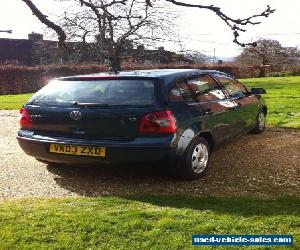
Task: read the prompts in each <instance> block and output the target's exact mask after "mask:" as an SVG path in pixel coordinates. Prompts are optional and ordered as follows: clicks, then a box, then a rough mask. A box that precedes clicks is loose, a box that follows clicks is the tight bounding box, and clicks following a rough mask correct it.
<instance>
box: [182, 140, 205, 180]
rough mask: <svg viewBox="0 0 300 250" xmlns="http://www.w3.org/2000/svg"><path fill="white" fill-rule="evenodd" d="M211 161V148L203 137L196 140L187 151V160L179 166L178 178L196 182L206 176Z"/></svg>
mask: <svg viewBox="0 0 300 250" xmlns="http://www.w3.org/2000/svg"><path fill="white" fill-rule="evenodd" d="M209 160H210V146H209V144H208V142H207V140H206V139H205V138H203V137H199V138H197V139H195V140H194V141H193V142H192V143H191V144H190V146H189V147H188V149H187V152H186V155H185V159H184V161H183V163H182V164H181V166H179V169H177V170H178V173H177V176H179V177H180V178H184V179H189V180H194V179H197V178H199V177H201V176H203V175H204V174H205V171H206V169H207V166H208V164H209Z"/></svg>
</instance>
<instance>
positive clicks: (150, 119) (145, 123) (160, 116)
mask: <svg viewBox="0 0 300 250" xmlns="http://www.w3.org/2000/svg"><path fill="white" fill-rule="evenodd" d="M139 132H140V133H141V134H149V133H150V134H153V133H154V134H157V133H158V134H159V133H175V132H176V123H175V118H174V116H173V114H172V112H171V111H169V110H166V111H160V112H154V113H149V114H146V115H144V116H143V118H142V120H141V124H140V128H139Z"/></svg>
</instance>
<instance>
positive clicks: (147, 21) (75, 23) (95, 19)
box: [60, 0, 171, 70]
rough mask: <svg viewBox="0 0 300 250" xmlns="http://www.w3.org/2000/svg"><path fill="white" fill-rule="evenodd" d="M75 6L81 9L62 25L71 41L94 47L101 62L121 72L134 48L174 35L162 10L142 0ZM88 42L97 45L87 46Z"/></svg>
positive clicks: (86, 0) (91, 1)
mask: <svg viewBox="0 0 300 250" xmlns="http://www.w3.org/2000/svg"><path fill="white" fill-rule="evenodd" d="M73 2H74V3H75V4H76V2H77V3H80V4H81V8H79V9H78V8H75V11H74V12H71V11H69V12H66V13H65V15H64V17H63V18H62V22H61V24H60V25H61V26H62V27H63V28H64V30H65V31H66V33H67V34H68V37H69V38H75V39H81V41H82V48H86V46H90V47H94V51H95V53H96V56H97V58H99V62H100V63H104V60H105V59H108V60H109V62H110V66H111V68H112V69H114V70H120V68H121V59H122V56H124V55H129V54H130V53H129V51H130V50H132V49H133V47H134V45H138V44H145V43H147V42H150V41H156V42H157V41H161V40H162V39H161V37H164V36H169V35H170V23H171V22H170V18H169V19H168V18H167V17H168V16H169V15H166V14H165V15H162V13H161V11H160V8H161V7H159V6H157V7H156V8H155V9H154V8H150V7H149V6H148V5H145V3H144V1H141V0H128V1H127V0H120V1H117V0H115V1H108V0H102V1H96V0H76V1H73ZM87 39H88V40H91V41H93V42H92V43H89V44H87V43H86V40H87ZM90 49H91V48H90Z"/></svg>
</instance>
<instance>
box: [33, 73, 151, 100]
mask: <svg viewBox="0 0 300 250" xmlns="http://www.w3.org/2000/svg"><path fill="white" fill-rule="evenodd" d="M75 102H78V103H98V104H105V105H106V104H107V105H153V104H155V86H154V82H153V81H151V80H143V79H139V80H93V81H86V80H85V81H58V80H55V81H52V82H50V83H49V84H48V85H47V86H46V87H44V88H42V89H41V90H40V91H38V92H37V93H36V94H35V95H34V96H33V97H32V98H31V99H30V100H29V102H28V104H35V105H54V106H68V105H72V104H74V103H75Z"/></svg>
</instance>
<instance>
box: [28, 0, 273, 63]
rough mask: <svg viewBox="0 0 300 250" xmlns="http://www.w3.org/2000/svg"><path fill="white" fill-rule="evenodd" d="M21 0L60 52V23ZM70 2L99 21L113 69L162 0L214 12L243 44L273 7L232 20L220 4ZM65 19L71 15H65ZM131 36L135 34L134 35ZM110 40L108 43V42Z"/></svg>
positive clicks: (102, 46) (102, 48)
mask: <svg viewBox="0 0 300 250" xmlns="http://www.w3.org/2000/svg"><path fill="white" fill-rule="evenodd" d="M22 1H23V2H25V3H26V4H27V6H28V7H29V8H30V9H31V10H32V12H33V14H34V15H35V16H37V18H38V19H39V20H40V21H41V22H42V23H44V24H45V25H47V27H49V28H51V29H52V30H54V31H55V32H56V33H57V35H58V37H59V48H60V50H61V51H63V48H64V44H65V40H66V34H65V32H64V30H63V28H62V27H61V25H59V24H57V23H54V22H52V21H50V20H49V19H48V17H47V16H46V15H44V14H43V13H42V12H41V11H40V10H39V9H38V8H37V7H36V6H35V5H34V4H33V2H32V1H31V0H22ZM66 1H67V0H66ZM71 1H73V2H74V3H76V2H77V3H78V2H79V3H80V4H81V6H82V7H85V8H86V10H87V9H88V10H89V12H90V13H93V17H92V20H94V21H95V22H97V24H98V25H97V26H98V38H97V40H98V43H99V45H100V47H99V50H100V53H102V54H103V58H105V55H108V56H110V61H111V65H112V67H114V68H120V60H119V57H120V56H119V55H120V51H121V50H122V46H123V45H124V44H126V43H127V41H128V38H130V39H133V40H136V39H137V38H138V35H137V33H138V31H139V30H141V29H142V27H147V26H149V13H150V12H151V9H154V8H156V6H157V5H159V4H161V3H162V2H165V3H170V4H173V5H177V6H181V7H186V8H198V9H206V10H209V11H211V12H213V13H214V14H216V16H218V17H219V18H221V19H222V20H223V21H224V23H225V24H226V25H227V26H228V27H229V28H230V29H231V30H232V32H233V36H234V39H233V42H234V43H236V44H238V45H240V46H242V47H245V46H249V45H251V46H256V43H255V42H254V43H244V42H240V41H239V39H238V38H239V36H240V32H245V31H246V27H247V26H251V25H257V24H260V23H261V22H260V21H259V18H267V17H269V16H270V15H271V14H272V13H274V12H275V9H272V8H271V7H270V6H269V5H268V6H267V8H266V9H265V10H263V11H262V12H261V13H258V14H254V15H252V16H249V17H246V18H238V19H235V18H232V17H230V16H229V15H227V14H226V13H225V12H223V11H222V9H221V7H218V6H214V5H201V4H192V3H187V2H186V1H183V0H162V1H155V0H70V2H71ZM137 5H139V6H140V7H139V10H138V11H137V9H135V6H137ZM142 5H144V7H143V14H141V8H142ZM124 8H125V9H126V10H127V11H125V12H123V13H121V14H119V11H120V10H124ZM124 13H125V14H124ZM79 17H83V16H79ZM67 18H70V17H69V16H67ZM120 23H123V24H125V23H126V24H127V25H128V27H129V29H126V32H124V33H123V34H121V30H120V29H118V28H116V27H117V26H118V25H119V27H120V26H121V25H120ZM78 27H79V26H78ZM157 27H159V25H157ZM81 28H82V32H83V33H82V35H81V36H82V41H83V43H84V42H85V41H86V37H87V36H88V34H89V33H91V32H92V31H90V30H89V29H86V28H85V26H83V25H81ZM153 34H154V32H150V33H149V36H151V35H153ZM134 35H135V37H133V36H134ZM116 37H117V38H116ZM115 38H116V39H115ZM139 39H140V38H139ZM109 40H110V42H108V41H109ZM112 41H113V42H112Z"/></svg>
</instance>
